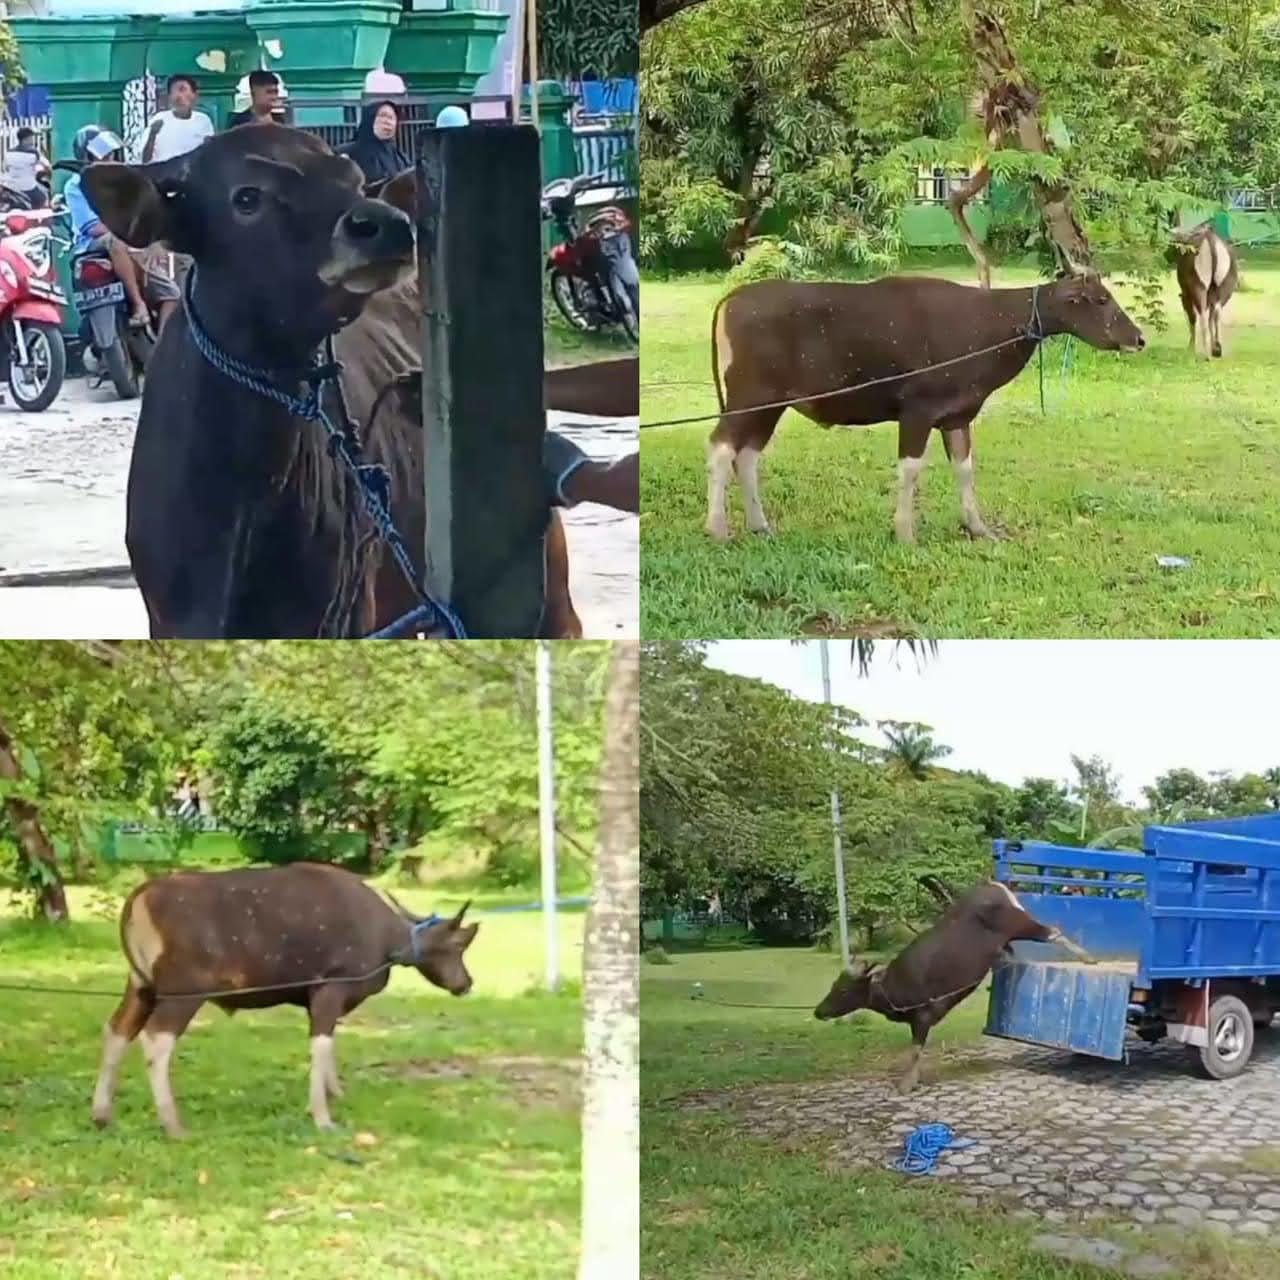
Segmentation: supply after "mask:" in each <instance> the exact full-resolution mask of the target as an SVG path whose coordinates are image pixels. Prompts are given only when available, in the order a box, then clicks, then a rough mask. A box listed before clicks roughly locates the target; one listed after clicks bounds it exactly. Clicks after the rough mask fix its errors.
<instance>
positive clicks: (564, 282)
mask: <svg viewBox="0 0 1280 1280" xmlns="http://www.w3.org/2000/svg"><path fill="white" fill-rule="evenodd" d="M602 177H603V175H602V174H594V175H590V176H583V177H581V178H575V179H573V180H572V181H571V180H570V179H568V178H560V179H558V180H557V181H555V182H553V183H551V184H550V185H549V186H548V187H547V188H546V189H545V190H544V191H543V193H542V214H543V217H544V218H548V219H550V220H551V222H552V224H553V225H554V227H555V229H556V231H557V232H558V233H559V235H560V243H559V244H557V245H553V246H552V248H551V252H550V253H549V254H548V255H547V273H548V275H549V276H550V283H551V296H552V297H553V298H554V299H555V303H556V306H557V307H558V308H559V309H560V314H561V315H563V316H564V318H565V319H566V320H567V321H568V322H569V323H570V324H571V325H573V327H574V328H575V329H582V330H592V329H600V328H603V327H604V326H605V325H612V324H616V325H621V326H622V328H623V329H625V330H626V332H627V336H628V337H629V338H630V339H631V340H632V342H639V341H640V271H639V268H638V267H637V266H636V260H635V257H634V256H633V255H632V252H631V222H630V219H628V217H627V215H626V214H625V213H623V211H622V210H621V209H619V208H618V207H617V205H608V206H607V207H606V208H603V209H600V210H598V211H597V212H596V213H594V214H592V215H591V217H590V218H588V219H587V223H586V226H582V225H581V224H580V219H579V217H578V199H577V198H578V194H579V193H580V192H581V191H583V190H584V189H586V188H587V187H590V186H594V185H597V184H598V183H599V182H600V181H601V179H602Z"/></svg>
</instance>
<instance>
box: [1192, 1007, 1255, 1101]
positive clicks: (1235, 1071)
mask: <svg viewBox="0 0 1280 1280" xmlns="http://www.w3.org/2000/svg"><path fill="white" fill-rule="evenodd" d="M1189 1047H1190V1050H1191V1052H1192V1053H1194V1054H1195V1056H1196V1061H1197V1063H1198V1065H1199V1067H1200V1070H1201V1072H1202V1073H1203V1074H1204V1075H1206V1076H1208V1077H1209V1079H1211V1080H1230V1079H1231V1078H1232V1077H1233V1076H1238V1075H1239V1074H1240V1073H1241V1072H1242V1071H1243V1070H1244V1069H1245V1067H1247V1066H1248V1065H1249V1058H1250V1056H1251V1055H1252V1053H1253V1014H1252V1013H1250V1012H1249V1006H1248V1005H1247V1004H1245V1002H1244V1001H1243V1000H1241V999H1240V998H1239V997H1238V996H1219V997H1218V998H1217V999H1216V1000H1215V1001H1214V1002H1213V1003H1212V1004H1211V1005H1210V1006H1209V1043H1208V1044H1206V1045H1205V1046H1204V1047H1203V1048H1201V1047H1200V1046H1198V1045H1191V1046H1189Z"/></svg>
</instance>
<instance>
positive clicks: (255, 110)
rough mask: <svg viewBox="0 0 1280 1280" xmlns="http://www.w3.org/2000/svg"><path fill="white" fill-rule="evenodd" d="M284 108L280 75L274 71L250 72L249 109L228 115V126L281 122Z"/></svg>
mask: <svg viewBox="0 0 1280 1280" xmlns="http://www.w3.org/2000/svg"><path fill="white" fill-rule="evenodd" d="M283 115H284V108H283V107H282V106H281V104H280V77H279V76H278V75H276V73H275V72H274V71H250V72H249V109H248V110H247V111H236V112H234V113H233V114H232V115H230V116H228V117H227V128H228V129H234V128H236V127H237V126H238V125H242V124H273V123H274V124H280V123H282V117H283Z"/></svg>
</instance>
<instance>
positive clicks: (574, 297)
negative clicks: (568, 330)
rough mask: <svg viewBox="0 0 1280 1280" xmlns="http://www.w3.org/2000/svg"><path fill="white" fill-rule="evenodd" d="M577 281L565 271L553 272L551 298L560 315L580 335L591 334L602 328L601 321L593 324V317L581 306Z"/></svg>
mask: <svg viewBox="0 0 1280 1280" xmlns="http://www.w3.org/2000/svg"><path fill="white" fill-rule="evenodd" d="M577 283H578V282H577V281H576V280H575V279H574V277H573V276H568V275H565V273H564V272H563V271H553V272H552V273H551V296H552V298H554V299H555V304H556V308H557V309H558V310H559V312H560V314H561V315H562V316H564V318H565V319H566V320H567V321H568V322H569V323H570V324H571V325H572V326H573V328H575V329H577V330H578V331H579V332H580V333H590V332H591V331H592V330H595V329H598V328H599V327H600V321H599V320H598V319H597V320H595V322H594V323H593V321H592V317H591V316H590V315H589V314H588V313H587V311H586V310H585V309H584V308H583V307H582V306H581V305H580V304H579V301H578V291H577V289H576V288H575V286H576V285H577Z"/></svg>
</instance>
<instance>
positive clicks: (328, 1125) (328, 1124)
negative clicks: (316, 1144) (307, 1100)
mask: <svg viewBox="0 0 1280 1280" xmlns="http://www.w3.org/2000/svg"><path fill="white" fill-rule="evenodd" d="M316 1128H317V1129H319V1130H321V1132H323V1133H336V1132H337V1131H338V1126H337V1125H336V1124H335V1123H334V1122H333V1121H332V1120H317V1121H316Z"/></svg>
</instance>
